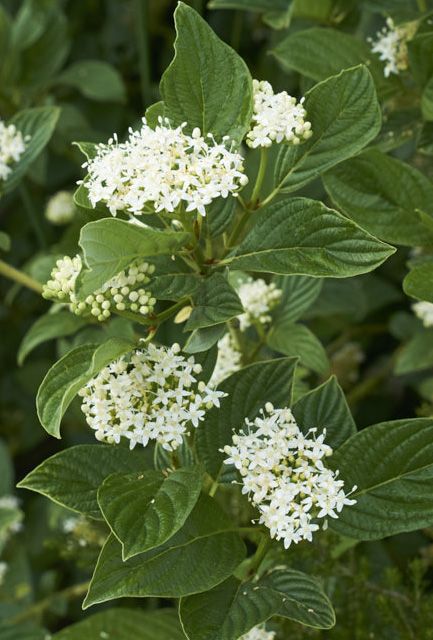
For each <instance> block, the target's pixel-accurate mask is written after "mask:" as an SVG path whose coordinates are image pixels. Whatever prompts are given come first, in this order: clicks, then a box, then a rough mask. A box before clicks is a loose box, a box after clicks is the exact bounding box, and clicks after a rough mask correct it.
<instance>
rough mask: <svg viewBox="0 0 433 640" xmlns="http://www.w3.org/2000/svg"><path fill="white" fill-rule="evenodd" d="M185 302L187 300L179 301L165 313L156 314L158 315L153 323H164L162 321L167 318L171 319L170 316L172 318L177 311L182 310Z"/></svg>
mask: <svg viewBox="0 0 433 640" xmlns="http://www.w3.org/2000/svg"><path fill="white" fill-rule="evenodd" d="M187 302H188V300H187V299H186V298H183V299H182V300H179V302H176V304H173V305H172V306H171V307H169V308H168V309H166V310H165V311H161V313H158V315H157V316H155V318H154V322H156V323H157V324H160V323H161V322H164V320H167V318H171V316H173V315H174V314H175V313H176V311H178V310H179V309H182V307H184V306H185V305H186V304H187Z"/></svg>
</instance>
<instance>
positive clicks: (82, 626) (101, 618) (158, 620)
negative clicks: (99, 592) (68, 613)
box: [52, 607, 185, 640]
mask: <svg viewBox="0 0 433 640" xmlns="http://www.w3.org/2000/svg"><path fill="white" fill-rule="evenodd" d="M104 638H106V639H107V640H110V638H112V639H113V640H132V639H133V640H185V635H184V633H183V631H182V629H181V626H180V623H179V618H178V615H177V612H176V611H175V610H174V609H159V610H158V611H139V610H137V609H125V608H120V607H119V608H117V609H116V608H114V609H108V610H107V611H100V612H99V613H96V614H95V615H93V616H89V617H88V618H85V619H84V620H81V621H80V622H77V623H76V624H73V625H72V626H70V627H66V628H65V629H62V630H61V631H58V632H57V633H55V634H54V635H53V637H52V640H104Z"/></svg>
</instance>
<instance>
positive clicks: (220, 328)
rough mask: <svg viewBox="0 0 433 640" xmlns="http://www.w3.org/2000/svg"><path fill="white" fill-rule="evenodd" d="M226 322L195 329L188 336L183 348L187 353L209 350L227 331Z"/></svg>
mask: <svg viewBox="0 0 433 640" xmlns="http://www.w3.org/2000/svg"><path fill="white" fill-rule="evenodd" d="M226 329H227V327H226V326H225V325H224V324H216V325H214V326H212V327H205V328H203V329H195V331H193V332H192V333H191V335H190V337H189V338H188V340H187V341H186V343H185V346H184V348H183V350H184V352H185V353H201V352H203V351H207V350H208V349H210V348H211V347H213V346H214V344H216V343H217V342H218V340H220V339H221V338H222V337H223V335H224V334H225V332H226Z"/></svg>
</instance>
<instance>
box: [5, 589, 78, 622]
mask: <svg viewBox="0 0 433 640" xmlns="http://www.w3.org/2000/svg"><path fill="white" fill-rule="evenodd" d="M88 588H89V582H88V581H87V582H83V583H81V584H74V585H73V586H72V587H67V588H66V589H64V590H63V591H58V592H56V593H53V594H51V595H49V596H47V597H46V598H44V599H43V600H40V601H39V602H36V603H35V604H33V605H31V606H30V607H29V608H28V609H24V611H22V612H21V613H18V614H17V615H16V616H14V617H13V618H10V620H8V622H10V623H11V624H14V625H15V624H19V623H21V622H26V621H27V620H32V619H34V618H39V617H40V616H41V615H42V614H43V613H44V611H45V610H46V609H49V607H50V606H51V604H52V602H53V601H54V600H58V599H59V598H64V599H66V600H73V599H74V598H79V597H80V596H82V595H84V594H85V593H86V592H87V589H88Z"/></svg>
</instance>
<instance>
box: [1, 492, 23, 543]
mask: <svg viewBox="0 0 433 640" xmlns="http://www.w3.org/2000/svg"><path fill="white" fill-rule="evenodd" d="M19 506H20V501H19V500H18V498H17V497H16V496H12V495H4V496H1V497H0V509H7V510H8V511H9V510H10V511H12V510H15V511H17V514H16V515H17V519H16V520H15V522H12V523H11V524H10V525H9V526H8V528H7V529H6V530H4V531H2V536H4V535H5V534H6V537H7V536H8V535H9V534H11V533H18V532H19V531H21V530H22V528H23V523H22V522H21V519H22V512H19V511H18V509H19Z"/></svg>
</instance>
